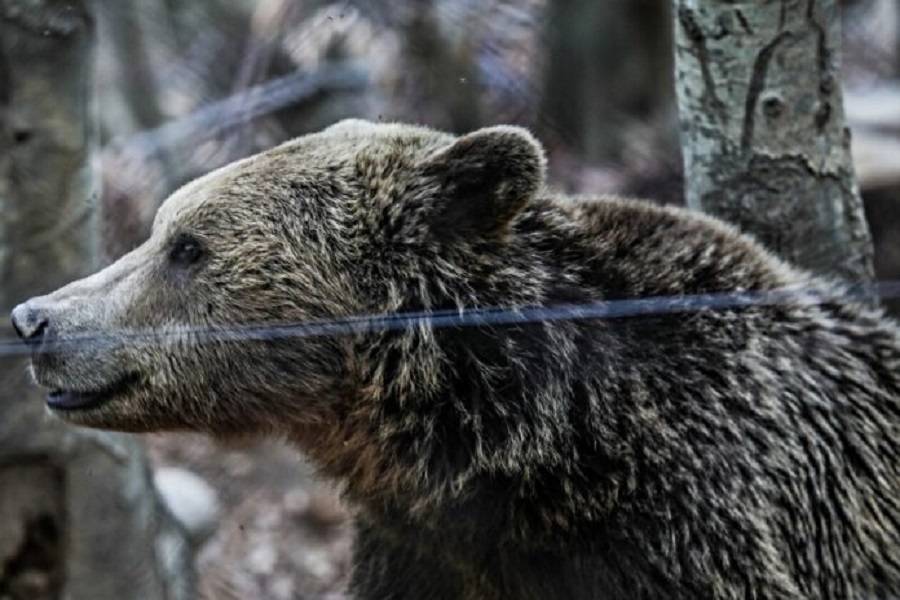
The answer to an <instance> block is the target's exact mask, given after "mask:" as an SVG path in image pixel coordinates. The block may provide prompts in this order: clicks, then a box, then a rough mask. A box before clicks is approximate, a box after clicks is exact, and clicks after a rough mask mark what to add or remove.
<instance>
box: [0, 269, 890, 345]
mask: <svg viewBox="0 0 900 600" xmlns="http://www.w3.org/2000/svg"><path fill="white" fill-rule="evenodd" d="M873 295H877V296H879V297H881V298H895V297H900V281H886V282H881V283H878V284H874V285H872V286H869V287H865V286H858V287H836V288H831V289H826V288H817V287H814V288H801V287H788V288H780V289H775V290H767V291H763V292H728V293H716V294H695V295H683V296H657V297H652V298H639V299H624V300H609V301H601V302H590V303H585V304H560V305H555V306H536V307H521V308H509V307H499V306H494V307H482V308H458V309H449V310H438V311H420V312H405V313H395V314H382V315H361V316H354V317H348V318H344V319H331V320H317V321H308V322H300V323H255V324H247V325H236V326H204V327H184V326H174V327H162V328H149V329H140V330H119V331H116V332H100V331H96V332H81V333H77V334H73V335H71V336H67V338H66V339H65V340H57V341H54V342H52V343H45V344H44V345H43V346H42V348H41V350H39V352H60V351H63V350H73V349H85V348H87V349H98V348H105V347H106V348H113V347H120V346H122V345H128V344H133V345H138V344H164V343H167V342H171V341H176V340H186V341H188V342H189V343H190V344H203V343H212V342H239V341H271V340H280V339H288V338H317V337H334V336H347V335H355V334H360V333H369V332H378V331H396V330H402V329H411V328H415V327H428V328H432V329H438V328H445V327H484V326H502V325H521V324H526V323H537V322H558V321H573V320H584V319H620V318H626V317H639V316H649V315H659V314H675V313H686V312H699V311H705V310H721V309H730V308H747V307H755V306H775V305H779V304H791V305H793V306H814V305H821V304H826V303H829V302H835V301H840V302H850V301H858V302H865V301H868V300H870V299H871V298H872V296H873ZM33 352H35V350H34V349H33V348H29V347H27V346H26V345H25V344H23V343H22V342H20V341H19V340H16V339H6V340H0V356H15V355H26V354H31V353H33Z"/></svg>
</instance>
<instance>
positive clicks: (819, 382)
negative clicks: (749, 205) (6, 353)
mask: <svg viewBox="0 0 900 600" xmlns="http://www.w3.org/2000/svg"><path fill="white" fill-rule="evenodd" d="M543 177H544V156H543V151H542V149H541V146H540V145H539V144H538V142H537V141H536V140H535V139H534V138H533V137H532V136H531V135H530V134H529V133H528V132H526V131H524V130H522V129H519V128H515V127H504V126H500V127H490V128H486V129H482V130H479V131H476V132H474V133H471V134H468V135H464V136H461V137H454V136H451V135H448V134H445V133H439V132H435V131H432V130H429V129H425V128H420V127H413V126H407V125H387V124H371V123H366V122H361V121H351V122H344V123H340V124H338V125H336V126H334V127H332V128H330V129H327V130H325V131H323V132H321V133H318V134H315V135H309V136H306V137H302V138H299V139H296V140H294V141H292V142H289V143H287V144H284V145H282V146H280V147H278V148H275V149H273V150H270V151H268V152H264V153H262V154H260V155H258V156H254V157H252V158H249V159H246V160H242V161H239V162H237V163H234V164H232V165H230V166H227V167H225V168H223V169H221V170H219V171H216V172H214V173H211V174H210V175H207V176H205V177H203V178H201V179H199V180H197V181H195V182H193V183H190V184H188V185H187V186H185V187H184V188H182V189H181V190H179V191H178V192H176V193H175V194H174V195H173V196H172V197H171V198H170V199H169V200H168V201H167V202H166V203H165V204H164V206H163V207H162V208H161V209H160V211H159V214H158V215H157V217H156V221H155V223H154V226H153V232H152V235H151V237H150V239H149V240H148V241H147V242H146V243H144V244H143V245H142V246H140V247H139V248H137V249H136V250H134V251H133V252H131V253H130V254H128V255H126V256H125V257H123V258H122V259H121V260H119V261H118V262H116V263H115V264H113V265H111V266H109V267H107V268H105V269H104V270H102V271H100V272H99V273H97V274H95V275H93V276H91V277H88V278H86V279H83V280H81V281H77V282H75V283H72V284H70V285H68V286H66V287H64V288H62V289H60V290H58V291H56V292H54V293H52V294H50V295H48V296H44V297H40V298H35V299H32V300H29V301H28V302H26V303H24V304H22V305H20V306H18V307H17V308H16V309H15V310H14V312H13V322H14V323H15V326H16V328H17V330H18V332H19V334H20V335H21V336H22V338H24V340H25V341H26V342H27V343H28V344H30V345H31V347H32V348H33V351H34V353H33V365H32V370H33V375H34V379H35V381H36V382H37V383H38V384H39V385H41V386H43V387H44V388H46V389H47V390H49V395H48V396H47V405H48V407H49V410H50V411H51V412H52V413H53V414H54V415H56V416H58V417H59V418H61V419H63V420H65V421H67V422H70V423H73V424H76V425H83V426H89V427H98V428H105V429H116V430H122V431H134V432H146V431H159V430H179V429H182V430H184V429H187V430H194V431H204V432H209V433H211V434H213V435H215V436H224V437H228V436H233V435H247V434H261V435H272V436H280V437H283V438H286V439H288V440H289V441H291V442H292V443H293V444H295V445H296V446H297V447H298V448H299V449H301V450H302V451H303V452H305V453H307V454H308V455H309V457H311V459H312V460H313V461H314V462H315V463H316V464H317V465H318V467H319V468H320V469H321V471H322V473H323V474H324V475H325V476H327V477H330V478H334V479H336V480H339V481H341V482H342V483H343V484H344V486H345V493H346V498H347V499H348V501H349V502H350V503H351V504H352V505H353V506H354V507H355V509H356V513H357V517H356V518H357V538H356V542H355V557H354V565H355V566H354V573H353V575H352V581H351V584H350V586H351V591H352V592H353V593H354V594H355V595H356V596H357V597H359V598H368V599H397V600H400V599H409V600H428V599H447V600H449V599H463V598H466V599H495V600H500V599H513V598H515V599H535V600H537V599H561V598H573V599H585V600H587V599H590V600H594V599H597V598H606V599H615V598H621V599H629V600H632V599H636V598H690V599H694V598H796V599H800V598H888V597H897V596H898V595H900V402H898V397H900V396H898V394H900V377H898V366H900V338H898V329H897V327H896V326H895V325H894V323H892V322H891V321H889V320H888V319H886V318H884V317H883V316H882V315H881V313H880V312H878V311H877V310H873V309H870V308H867V307H866V306H865V305H863V304H860V303H858V302H856V301H855V300H854V297H853V296H852V294H849V293H846V292H842V291H841V290H840V289H838V288H836V287H834V286H830V285H827V284H825V283H823V282H821V281H819V280H817V279H815V278H812V277H811V276H809V275H806V274H804V273H802V272H800V271H798V270H795V269H793V268H791V267H790V266H788V265H786V264H784V263H782V262H780V261H779V260H777V259H776V258H774V257H773V256H771V255H770V254H769V253H767V252H766V251H765V250H763V249H762V248H761V247H760V246H758V245H757V244H756V243H754V242H753V241H751V240H750V239H748V238H746V237H744V236H742V235H740V234H739V233H737V232H736V231H734V230H733V229H731V228H730V227H728V226H726V225H723V224H722V223H719V222H717V221H715V220H713V219H710V218H707V217H703V216H699V215H696V214H692V213H690V212H687V211H682V210H674V209H663V208H657V207H653V206H650V205H648V204H643V203H640V202H636V201H630V200H618V199H609V198H601V199H593V200H588V199H571V198H564V197H560V196H554V195H553V194H551V193H549V192H547V191H546V190H545V189H544V188H543Z"/></svg>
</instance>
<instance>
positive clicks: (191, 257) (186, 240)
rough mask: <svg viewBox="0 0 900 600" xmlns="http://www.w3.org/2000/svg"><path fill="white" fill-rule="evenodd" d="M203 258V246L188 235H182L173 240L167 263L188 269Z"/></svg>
mask: <svg viewBox="0 0 900 600" xmlns="http://www.w3.org/2000/svg"><path fill="white" fill-rule="evenodd" d="M202 256H203V245H202V244H200V242H199V241H198V240H197V239H196V238H194V237H192V236H189V235H183V236H180V237H178V238H177V239H176V240H175V243H174V244H172V249H171V250H169V261H171V262H172V264H174V265H177V266H179V267H189V266H191V265H192V264H194V263H196V262H197V261H198V260H200V257H202Z"/></svg>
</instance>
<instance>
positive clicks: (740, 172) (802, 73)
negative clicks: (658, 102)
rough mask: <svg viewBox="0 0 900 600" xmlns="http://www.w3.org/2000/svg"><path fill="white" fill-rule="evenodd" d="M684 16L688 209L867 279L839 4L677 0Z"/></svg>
mask: <svg viewBox="0 0 900 600" xmlns="http://www.w3.org/2000/svg"><path fill="white" fill-rule="evenodd" d="M675 11H676V14H675V23H676V27H675V52H676V57H675V64H676V87H677V94H678V103H679V113H680V117H681V129H682V136H683V139H682V144H683V147H684V161H685V173H686V176H685V178H686V180H687V190H686V192H687V202H688V206H690V207H692V208H696V209H699V210H702V211H705V212H709V213H712V214H714V215H716V216H719V217H721V218H723V219H725V220H726V221H730V222H732V223H734V224H736V225H737V226H738V227H740V228H741V229H742V230H744V231H746V232H749V233H751V234H754V235H755V236H756V237H757V238H758V239H759V240H760V241H761V242H762V243H763V244H765V245H766V246H768V247H769V248H770V249H772V250H773V251H775V252H776V253H778V254H780V255H781V256H782V257H783V258H785V259H787V260H789V261H791V262H793V263H795V264H798V265H800V266H803V267H805V268H807V269H810V270H812V271H814V272H817V273H820V274H825V275H828V276H832V277H840V278H843V279H844V280H846V281H849V282H852V283H857V284H863V285H867V284H870V283H871V282H872V281H873V278H874V275H873V269H872V241H871V237H870V235H869V230H868V227H867V225H866V222H865V218H864V215H863V207H862V201H861V200H860V196H859V190H858V189H857V184H856V181H855V178H854V174H853V165H852V162H851V159H850V134H849V130H848V129H847V127H846V126H845V124H844V108H843V100H842V96H841V85H840V56H841V55H840V52H841V37H840V14H839V8H838V0H803V1H802V2H801V1H797V2H787V1H785V0H783V1H780V2H732V1H726V0H676V3H675Z"/></svg>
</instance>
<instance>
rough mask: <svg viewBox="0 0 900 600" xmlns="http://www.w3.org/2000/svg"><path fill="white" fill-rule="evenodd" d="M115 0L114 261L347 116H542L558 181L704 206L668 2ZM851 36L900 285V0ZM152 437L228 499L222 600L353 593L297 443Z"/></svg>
mask: <svg viewBox="0 0 900 600" xmlns="http://www.w3.org/2000/svg"><path fill="white" fill-rule="evenodd" d="M95 6H96V8H95V15H96V18H97V23H96V24H97V35H98V37H97V39H98V47H97V54H96V61H97V62H96V71H95V78H96V82H95V99H96V115H97V118H98V121H97V127H98V129H99V131H98V133H99V136H100V148H101V151H100V153H99V158H100V160H99V165H98V166H99V169H100V173H101V179H102V184H101V196H100V200H101V215H102V233H103V240H102V242H103V253H104V256H105V260H111V259H113V258H115V257H117V256H119V255H121V254H123V253H124V252H126V251H128V250H129V249H131V248H132V247H134V246H136V245H137V244H139V243H140V242H141V241H142V240H143V239H144V238H145V237H146V235H147V233H148V231H149V227H150V223H151V222H152V218H153V215H154V213H155V211H156V209H157V208H158V206H159V205H160V203H161V202H162V201H163V200H164V199H165V197H166V196H167V195H168V194H170V193H171V192H172V191H173V190H175V189H176V188H177V187H178V186H180V185H182V184H184V183H185V182H187V181H189V180H191V179H192V178H195V177H197V176H199V175H201V174H203V173H205V172H207V171H209V170H211V169H214V168H216V167H219V166H222V165H224V164H226V163H228V162H231V161H233V160H235V159H238V158H241V157H244V156H247V155H250V154H253V153H255V152H258V151H260V150H262V149H265V148H269V147H271V146H273V145H276V144H278V143H280V142H282V141H285V140H287V139H290V138H292V137H295V136H298V135H302V134H304V133H307V132H311V131H316V130H319V129H322V128H323V127H325V126H327V125H329V124H331V123H333V122H335V121H337V120H339V119H342V118H346V117H363V118H368V119H372V120H381V121H394V120H399V121H405V122H418V123H424V124H428V125H432V126H434V127H437V128H441V129H446V130H450V131H454V132H465V131H469V130H472V129H475V128H477V127H480V126H482V125H487V124H495V123H515V124H521V125H525V126H527V127H530V128H531V129H532V130H534V131H535V133H536V134H537V135H538V137H539V138H540V139H541V140H542V141H544V143H545V144H546V146H547V149H548V153H549V160H550V182H551V185H553V186H555V187H557V188H560V189H562V190H565V191H568V192H572V193H586V194H587V193H590V194H599V193H613V194H623V195H633V196H641V197H644V198H648V199H651V200H654V201H657V202H661V203H670V204H681V203H683V201H684V192H683V174H682V158H681V154H680V149H679V139H678V118H677V110H676V107H675V99H674V92H673V81H672V77H673V67H672V33H671V30H672V15H671V7H670V5H669V2H667V1H666V0H627V1H625V0H621V1H609V2H607V1H603V2H600V1H597V0H518V1H513V0H396V1H390V2H388V1H386V0H356V1H353V2H327V1H321V0H191V1H181V0H97V2H96V5H95ZM843 32H844V33H843V35H844V63H843V64H844V67H843V68H844V73H843V76H844V93H845V96H844V97H845V105H846V110H847V118H848V121H849V124H850V126H851V128H852V130H853V153H854V159H855V163H856V169H857V176H858V178H859V181H860V184H861V188H862V192H863V197H864V201H865V206H866V212H867V215H868V217H869V223H870V226H871V229H872V233H873V238H874V241H875V247H876V254H875V260H876V271H877V274H878V278H879V279H882V280H883V279H900V244H898V243H897V241H898V240H900V2H897V0H855V1H847V2H844V22H843ZM146 441H147V447H148V452H149V456H150V458H151V463H152V465H153V467H154V469H156V471H157V473H160V472H162V473H167V475H166V477H170V479H168V480H167V479H166V477H163V478H158V482H159V483H160V485H161V486H163V487H165V486H169V488H170V490H171V489H174V490H175V491H174V492H171V493H174V494H176V495H177V494H178V493H180V492H179V490H180V489H184V490H190V489H195V488H192V487H191V486H180V485H179V483H178V481H179V480H178V477H179V476H180V475H178V474H179V473H181V474H182V475H184V472H183V471H180V470H186V471H187V472H188V473H193V474H197V475H199V476H200V477H202V478H203V479H204V480H205V481H207V482H208V484H209V485H210V486H211V488H212V491H213V492H214V494H215V496H216V497H217V498H218V500H217V501H216V502H217V503H218V505H219V512H218V515H217V517H216V518H215V520H214V521H213V522H211V523H206V524H203V525H202V526H199V527H198V528H197V530H196V533H195V534H194V538H195V539H194V542H193V543H194V544H195V546H196V549H197V558H196V560H197V569H198V577H199V587H200V590H201V591H202V593H203V594H204V596H205V597H208V598H272V599H290V598H320V597H326V598H327V597H331V598H339V597H341V596H340V589H341V584H342V583H343V581H344V578H345V577H346V575H347V570H348V560H349V548H350V536H351V531H350V529H349V527H348V525H347V521H346V519H347V514H346V509H345V508H344V507H342V506H341V504H340V503H339V501H338V500H337V499H336V495H335V494H334V493H333V491H332V490H330V489H328V488H327V487H325V486H324V485H323V484H321V483H319V482H317V481H316V479H315V477H314V475H313V473H312V471H311V469H310V468H309V467H307V466H306V465H305V464H304V463H303V462H302V460H301V459H300V458H299V457H297V455H296V454H295V453H294V452H293V451H290V450H287V449H285V448H282V447H280V446H277V445H275V444H265V445H263V446H257V445H253V446H251V445H248V446H246V447H239V448H233V447H232V448H219V447H216V446H215V445H214V444H213V443H212V442H209V441H208V440H206V439H205V438H202V437H198V436H188V435H157V436H150V437H148V438H146ZM173 468H175V469H179V471H172V470H171V469H173ZM165 469H168V470H165ZM173 474H174V475H173ZM86 477H88V478H89V477H90V475H89V474H88V475H86ZM171 477H174V479H172V478H171ZM173 481H174V483H173ZM86 484H87V485H90V481H89V480H88V481H87V483H86ZM167 493H169V492H167ZM195 500H196V502H197V503H198V504H199V505H201V508H200V512H201V513H202V512H203V511H204V510H208V508H209V507H210V506H212V505H213V504H214V502H213V501H211V500H209V499H205V498H199V499H198V498H194V499H191V498H186V499H184V498H183V499H181V500H179V502H182V503H183V504H185V505H188V504H190V503H191V502H193V501H195ZM204 506H205V508H204ZM0 596H2V594H0Z"/></svg>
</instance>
